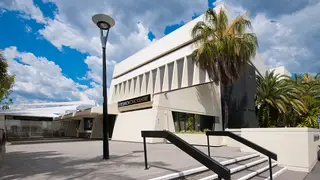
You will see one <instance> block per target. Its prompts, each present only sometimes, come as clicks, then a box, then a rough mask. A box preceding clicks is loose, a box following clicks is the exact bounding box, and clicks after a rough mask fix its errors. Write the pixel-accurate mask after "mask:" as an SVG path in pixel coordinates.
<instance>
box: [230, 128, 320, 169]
mask: <svg viewBox="0 0 320 180" xmlns="http://www.w3.org/2000/svg"><path fill="white" fill-rule="evenodd" d="M228 131H231V132H236V133H237V134H238V135H241V137H243V138H246V139H247V140H249V141H252V142H254V143H256V144H258V145H260V146H262V147H264V148H266V149H268V150H270V151H272V152H274V153H276V154H277V155H278V164H279V165H282V166H285V167H287V168H288V169H289V170H295V171H303V172H310V171H311V170H312V168H313V167H314V165H315V164H316V163H317V161H318V157H317V153H318V150H319V145H320V141H319V136H320V130H319V129H312V128H242V129H229V130H228ZM224 142H225V144H226V145H227V146H232V147H240V148H241V151H243V152H256V151H255V150H253V149H251V148H249V147H247V146H245V145H243V144H239V143H236V142H234V141H231V140H230V139H229V138H226V139H225V141H224Z"/></svg>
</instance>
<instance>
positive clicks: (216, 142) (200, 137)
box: [176, 133, 223, 146]
mask: <svg viewBox="0 0 320 180" xmlns="http://www.w3.org/2000/svg"><path fill="white" fill-rule="evenodd" d="M176 135H177V136H178V137H180V138H181V139H183V140H185V141H186V142H188V143H189V144H192V145H203V146H207V144H208V143H207V136H206V135H205V134H187V133H185V134H179V133H176ZM222 145H223V137H218V136H210V146H222Z"/></svg>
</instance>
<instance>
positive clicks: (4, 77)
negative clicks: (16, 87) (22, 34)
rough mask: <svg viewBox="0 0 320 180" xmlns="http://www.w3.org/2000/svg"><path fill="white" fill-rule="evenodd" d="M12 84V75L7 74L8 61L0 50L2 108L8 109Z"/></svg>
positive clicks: (0, 99) (0, 100)
mask: <svg viewBox="0 0 320 180" xmlns="http://www.w3.org/2000/svg"><path fill="white" fill-rule="evenodd" d="M13 84H14V75H9V74H8V63H7V60H6V59H5V58H4V56H3V55H2V53H1V52H0V106H1V109H2V110H5V109H8V108H9V104H10V103H11V102H12V99H11V98H9V95H10V93H11V88H12V86H13Z"/></svg>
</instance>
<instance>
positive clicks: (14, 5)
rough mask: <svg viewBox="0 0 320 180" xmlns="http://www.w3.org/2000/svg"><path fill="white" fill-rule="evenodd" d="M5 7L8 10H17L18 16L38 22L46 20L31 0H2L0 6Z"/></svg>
mask: <svg viewBox="0 0 320 180" xmlns="http://www.w3.org/2000/svg"><path fill="white" fill-rule="evenodd" d="M1 7H2V8H5V9H7V10H10V11H19V12H20V13H21V14H20V16H21V17H23V18H25V19H34V20H36V21H37V22H38V23H45V22H46V20H45V18H44V16H43V14H42V12H41V10H40V9H39V7H37V6H36V5H35V4H34V2H33V0H2V1H1V2H0V8H1Z"/></svg>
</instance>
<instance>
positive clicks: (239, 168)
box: [187, 156, 268, 180]
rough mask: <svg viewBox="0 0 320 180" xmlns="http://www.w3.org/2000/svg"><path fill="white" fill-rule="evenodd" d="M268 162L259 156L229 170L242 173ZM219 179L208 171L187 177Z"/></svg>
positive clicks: (234, 165)
mask: <svg viewBox="0 0 320 180" xmlns="http://www.w3.org/2000/svg"><path fill="white" fill-rule="evenodd" d="M267 160H268V159H267V158H265V157H260V156H259V157H254V158H251V159H248V160H244V161H241V162H237V163H234V164H231V165H229V166H227V168H228V169H230V171H231V173H236V172H238V171H242V170H244V169H246V168H248V167H251V166H255V165H258V164H261V163H263V162H266V161H267ZM217 177H218V175H217V174H215V173H213V172H212V171H206V172H204V173H201V174H197V175H194V176H190V177H187V179H188V180H198V179H201V180H211V179H216V178H217Z"/></svg>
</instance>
